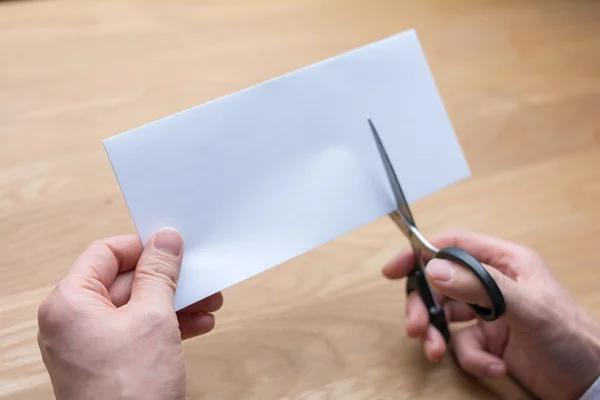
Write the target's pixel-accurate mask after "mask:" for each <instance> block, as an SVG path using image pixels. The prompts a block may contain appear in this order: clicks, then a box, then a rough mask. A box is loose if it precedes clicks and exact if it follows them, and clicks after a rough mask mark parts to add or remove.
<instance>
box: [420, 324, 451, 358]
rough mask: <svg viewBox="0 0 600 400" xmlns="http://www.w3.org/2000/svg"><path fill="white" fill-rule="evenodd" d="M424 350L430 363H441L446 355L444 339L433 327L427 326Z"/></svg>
mask: <svg viewBox="0 0 600 400" xmlns="http://www.w3.org/2000/svg"><path fill="white" fill-rule="evenodd" d="M423 349H424V351H425V355H426V356H427V358H428V359H429V360H430V361H439V360H441V359H442V358H443V357H444V354H445V353H446V342H445V341H444V337H443V336H442V334H441V333H440V331H438V330H437V329H436V328H435V327H434V326H433V325H428V326H427V331H426V333H425V337H424V339H423Z"/></svg>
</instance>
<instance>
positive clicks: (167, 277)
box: [131, 228, 183, 309]
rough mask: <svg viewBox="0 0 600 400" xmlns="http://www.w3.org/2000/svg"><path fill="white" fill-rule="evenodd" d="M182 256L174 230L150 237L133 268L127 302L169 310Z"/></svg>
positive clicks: (180, 240)
mask: <svg viewBox="0 0 600 400" xmlns="http://www.w3.org/2000/svg"><path fill="white" fill-rule="evenodd" d="M182 256H183V238H182V237H181V235H180V234H179V232H178V231H176V230H175V229H172V228H165V229H162V230H161V231H160V232H158V233H157V234H156V235H154V236H153V237H152V238H150V240H149V241H148V244H147V245H146V248H145V249H144V251H143V253H142V255H141V257H140V260H139V262H138V265H137V267H136V269H135V273H134V277H133V283H132V289H131V299H132V300H134V301H140V302H142V303H144V305H147V304H154V305H156V306H157V307H158V308H164V307H168V308H170V309H173V308H174V296H175V288H176V287H177V281H178V279H179V271H180V268H181V259H182Z"/></svg>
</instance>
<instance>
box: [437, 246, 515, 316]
mask: <svg viewBox="0 0 600 400" xmlns="http://www.w3.org/2000/svg"><path fill="white" fill-rule="evenodd" d="M436 258H441V259H444V260H448V261H453V262H455V263H457V264H460V265H462V266H465V267H467V268H470V269H471V271H473V272H474V273H475V276H477V278H478V279H479V281H480V282H481V283H482V285H483V287H484V288H485V291H486V292H487V294H488V296H489V297H490V304H491V306H492V307H491V308H486V307H481V306H478V305H477V304H469V306H470V307H471V308H472V309H473V311H475V313H477V315H479V316H480V317H481V319H483V320H484V321H494V320H496V319H498V318H500V317H501V316H502V314H504V311H505V310H506V304H505V303H504V296H503V295H502V291H501V290H500V288H499V287H498V284H497V283H496V281H495V280H494V278H492V276H491V275H490V273H489V272H488V271H487V270H486V269H485V268H484V267H483V265H481V263H480V262H479V261H477V259H476V258H475V257H473V256H472V255H471V254H469V253H467V252H466V251H464V250H463V249H459V248H458V247H446V248H443V249H441V250H440V251H439V252H438V253H437V255H436Z"/></svg>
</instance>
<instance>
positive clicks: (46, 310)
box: [38, 280, 74, 333]
mask: <svg viewBox="0 0 600 400" xmlns="http://www.w3.org/2000/svg"><path fill="white" fill-rule="evenodd" d="M68 290H69V289H68V283H67V282H66V281H64V280H63V281H61V282H59V284H58V285H57V286H56V288H55V289H54V290H53V291H52V292H51V293H50V294H49V295H48V296H46V297H45V298H44V299H43V300H42V302H41V303H40V305H39V307H38V326H39V329H40V332H41V333H52V332H54V331H57V330H60V329H61V328H62V327H63V326H65V325H66V324H68V322H69V319H70V318H71V317H72V315H73V311H74V307H73V304H72V303H71V301H70V298H69V296H68Z"/></svg>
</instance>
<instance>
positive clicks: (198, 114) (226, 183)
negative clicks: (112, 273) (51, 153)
mask: <svg viewBox="0 0 600 400" xmlns="http://www.w3.org/2000/svg"><path fill="white" fill-rule="evenodd" d="M240 68H243V67H242V66H240ZM367 118H372V120H373V122H374V124H375V126H376V127H377V130H378V132H379V134H380V136H381V137H382V140H383V142H384V145H385V146H386V149H387V151H388V153H389V155H390V158H391V160H392V162H393V164H394V168H395V169H396V173H397V175H398V178H399V179H400V181H401V184H402V186H403V189H404V191H405V195H406V197H407V199H408V201H409V202H412V201H414V200H416V199H419V198H421V197H423V196H426V195H429V194H431V193H433V192H435V191H437V190H440V189H442V188H443V187H445V186H448V185H450V184H453V183H455V182H457V181H459V180H461V179H464V178H466V177H468V176H469V168H468V165H467V162H466V160H465V158H464V156H463V154H462V151H461V148H460V145H459V143H458V141H457V139H456V137H455V134H454V132H453V129H452V126H451V123H450V121H449V118H448V116H447V115H446V112H445V110H444V106H443V104H442V101H441V99H440V96H439V94H438V91H437V89H436V86H435V83H434V80H433V78H432V76H431V73H430V70H429V67H428V65H427V62H426V59H425V57H424V54H423V52H422V49H421V47H420V44H419V41H418V38H417V35H416V33H415V31H413V30H409V31H406V32H403V33H400V34H397V35H394V36H392V37H389V38H386V39H384V40H381V41H378V42H375V43H373V44H370V45H367V46H363V47H361V48H358V49H356V50H353V51H350V52H347V53H344V54H342V55H339V56H337V57H333V58H331V59H328V60H325V61H323V62H320V63H317V64H315V65H311V66H308V67H305V68H302V69H300V70H298V71H296V72H293V73H289V74H286V75H284V76H282V77H279V78H276V79H273V80H270V81H267V82H264V83H262V84H259V85H256V86H252V87H250V88H248V89H245V90H242V91H240V92H236V93H234V94H231V95H228V96H226V97H223V98H220V99H217V100H214V101H211V102H209V103H206V104H204V105H201V106H198V107H195V108H192V109H190V110H187V111H184V112H181V113H178V114H175V115H172V116H169V117H167V118H164V119H161V120H159V121H156V122H153V123H150V124H148V125H144V126H142V127H139V128H137V129H133V130H131V131H128V132H125V133H123V134H120V135H117V136H114V137H112V138H109V139H106V140H105V141H104V145H105V148H106V151H107V153H108V156H109V158H110V161H111V163H112V166H113V168H114V172H115V174H116V177H117V179H118V181H119V184H120V186H121V190H122V191H123V195H124V197H125V199H126V201H127V204H128V207H129V209H130V212H131V215H132V218H133V220H134V222H135V224H136V226H137V229H138V232H139V234H140V236H141V238H142V240H144V241H146V240H148V238H149V237H150V236H151V235H152V234H153V233H155V232H157V231H158V230H159V229H160V228H162V227H164V226H171V227H174V228H176V229H178V230H179V231H180V232H181V233H182V235H183V237H184V241H185V254H184V259H183V265H182V270H181V274H180V278H179V283H178V288H177V292H176V295H175V303H176V304H175V306H176V309H181V308H183V307H185V306H187V305H189V304H191V303H194V302H196V301H198V300H201V299H203V298H205V297H207V296H209V295H211V294H213V293H215V292H218V291H220V290H223V289H225V288H227V287H229V286H231V285H234V284H236V283H238V282H240V281H243V280H245V279H247V278H250V277H252V276H254V275H256V274H258V273H260V272H263V271H265V270H267V269H269V268H271V267H274V266H276V265H279V264H281V263H283V262H285V261H286V260H289V259H291V258H294V257H296V256H299V255H301V254H302V253H304V252H306V251H308V250H311V249H313V248H315V247H318V246H320V245H323V244H325V243H327V242H329V241H331V240H332V239H335V238H337V237H338V236H340V235H343V234H346V233H348V232H350V231H352V230H354V229H356V228H358V227H360V226H362V225H365V224H367V223H370V222H372V221H374V220H376V219H378V218H380V217H382V216H385V215H386V214H387V213H389V212H391V211H392V210H393V209H394V198H393V194H392V192H391V188H390V186H389V184H388V181H387V177H386V175H385V170H384V168H383V164H382V162H381V159H380V156H379V153H378V152H377V148H376V146H375V142H374V141H373V136H372V134H371V132H370V130H369V125H368V123H367ZM349 267H350V266H349ZM304 279H311V277H310V276H305V277H304Z"/></svg>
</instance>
